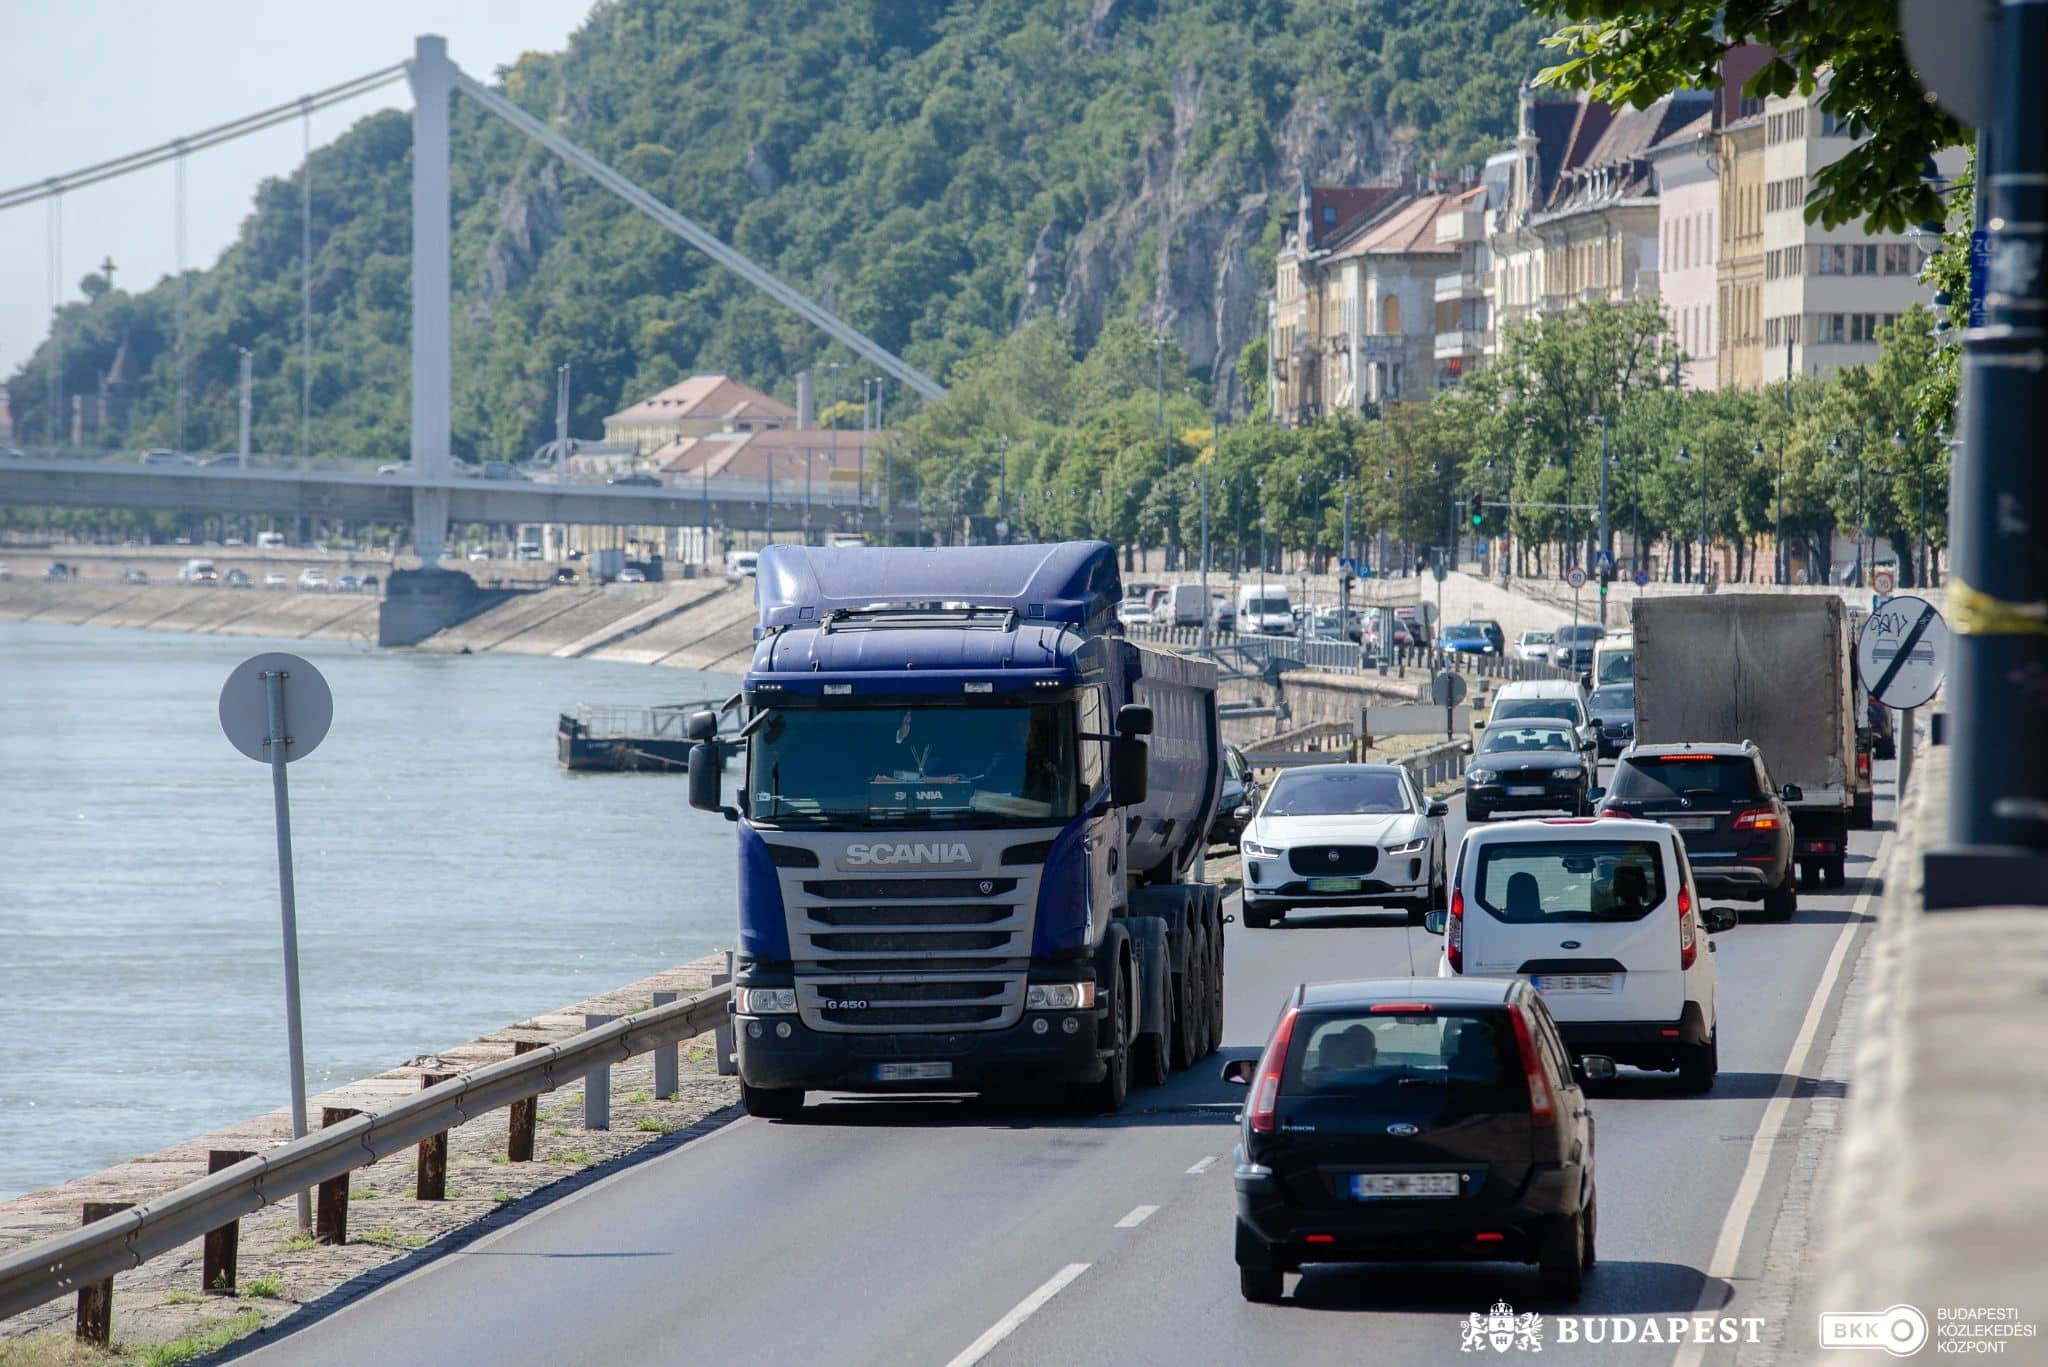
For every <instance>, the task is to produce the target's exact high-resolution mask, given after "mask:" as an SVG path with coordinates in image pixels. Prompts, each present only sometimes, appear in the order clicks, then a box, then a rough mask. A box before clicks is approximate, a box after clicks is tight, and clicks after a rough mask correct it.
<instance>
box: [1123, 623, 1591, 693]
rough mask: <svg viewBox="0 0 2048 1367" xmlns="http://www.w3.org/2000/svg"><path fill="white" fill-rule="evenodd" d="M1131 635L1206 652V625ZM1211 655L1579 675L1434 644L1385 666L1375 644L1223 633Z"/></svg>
mask: <svg viewBox="0 0 2048 1367" xmlns="http://www.w3.org/2000/svg"><path fill="white" fill-rule="evenodd" d="M1125 634H1126V635H1128V636H1129V637H1130V638H1131V639H1132V640H1134V641H1150V642H1154V643H1157V644H1159V645H1170V646H1177V647H1179V648H1181V649H1201V648H1202V629H1201V628H1200V627H1166V626H1150V625H1141V626H1134V627H1128V628H1126V629H1125ZM1208 651H1209V654H1210V655H1212V656H1214V657H1215V658H1216V660H1217V661H1218V662H1219V663H1222V664H1225V665H1226V666H1233V667H1235V669H1236V670H1237V671H1238V672H1240V673H1244V674H1264V673H1268V672H1270V671H1272V670H1273V669H1274V667H1275V665H1276V664H1278V665H1280V666H1281V667H1283V668H1284V667H1285V666H1287V665H1288V664H1289V663H1292V664H1293V665H1295V666H1298V667H1300V668H1303V669H1313V670H1318V671H1320V672H1322V673H1327V674H1370V673H1376V672H1391V673H1397V674H1400V675H1402V676H1403V677H1405V674H1406V671H1407V670H1410V669H1426V670H1429V671H1430V672H1432V673H1435V672H1438V671H1442V670H1451V671H1454V672H1456V673H1460V674H1470V675H1473V676H1475V677H1478V678H1484V679H1499V680H1501V681H1503V682H1514V681H1516V680H1521V679H1568V678H1573V677H1576V676H1575V675H1573V674H1572V672H1571V671H1569V670H1566V669H1561V668H1559V667H1558V666H1556V665H1553V664H1550V663H1548V662H1539V661H1536V660H1524V659H1520V658H1518V657H1516V656H1513V655H1481V654H1476V653H1471V652H1467V651H1459V650H1441V649H1437V648H1434V647H1428V646H1395V647H1394V648H1393V649H1392V650H1390V651H1388V652H1386V659H1385V661H1384V663H1383V662H1382V661H1381V659H1380V654H1379V652H1378V651H1376V650H1374V649H1373V648H1372V647H1370V646H1360V645H1356V644H1354V643H1353V642H1350V641H1339V640H1331V639H1328V638H1325V637H1316V638H1312V639H1307V640H1304V639H1303V638H1301V637H1299V636H1251V635H1242V636H1240V635H1235V634H1233V633H1231V632H1227V631H1217V632H1211V633H1209V645H1208Z"/></svg>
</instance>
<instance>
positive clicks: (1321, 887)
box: [1308, 878, 1359, 892]
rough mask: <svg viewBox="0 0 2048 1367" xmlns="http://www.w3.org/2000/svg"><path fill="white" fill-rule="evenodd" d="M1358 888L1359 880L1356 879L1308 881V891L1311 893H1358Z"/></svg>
mask: <svg viewBox="0 0 2048 1367" xmlns="http://www.w3.org/2000/svg"><path fill="white" fill-rule="evenodd" d="M1358 888H1359V880H1358V879H1356V878H1311V879H1309V880H1308V890H1309V891H1310V892H1357V891H1358Z"/></svg>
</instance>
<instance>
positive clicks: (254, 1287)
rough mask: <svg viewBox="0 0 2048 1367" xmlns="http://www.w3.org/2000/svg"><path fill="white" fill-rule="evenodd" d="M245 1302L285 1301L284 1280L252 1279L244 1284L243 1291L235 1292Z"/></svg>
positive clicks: (272, 1278) (277, 1278)
mask: <svg viewBox="0 0 2048 1367" xmlns="http://www.w3.org/2000/svg"><path fill="white" fill-rule="evenodd" d="M235 1294H236V1295H237V1296H240V1297H241V1298H242V1299H243V1300H245V1301H275V1300H282V1299H284V1278H282V1277H252V1278H250V1279H249V1280H248V1281H246V1282H243V1283H242V1289H241V1290H239V1291H237V1292H235Z"/></svg>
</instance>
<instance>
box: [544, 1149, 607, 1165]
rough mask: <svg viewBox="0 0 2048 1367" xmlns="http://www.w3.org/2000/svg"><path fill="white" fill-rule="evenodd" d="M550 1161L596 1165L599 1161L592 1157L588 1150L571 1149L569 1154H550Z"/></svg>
mask: <svg viewBox="0 0 2048 1367" xmlns="http://www.w3.org/2000/svg"><path fill="white" fill-rule="evenodd" d="M548 1161H549V1162H550V1163H579V1164H587V1163H594V1162H596V1161H597V1160H596V1159H595V1158H593V1157H591V1155H590V1152H589V1150H587V1149H571V1150H569V1151H568V1152H567V1153H555V1154H549V1155H548Z"/></svg>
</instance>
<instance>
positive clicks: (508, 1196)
mask: <svg viewBox="0 0 2048 1367" xmlns="http://www.w3.org/2000/svg"><path fill="white" fill-rule="evenodd" d="M491 1199H492V1200H493V1201H501V1202H502V1201H512V1200H516V1199H518V1198H516V1197H514V1196H513V1195H512V1193H511V1192H509V1191H494V1192H492V1193H491Z"/></svg>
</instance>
